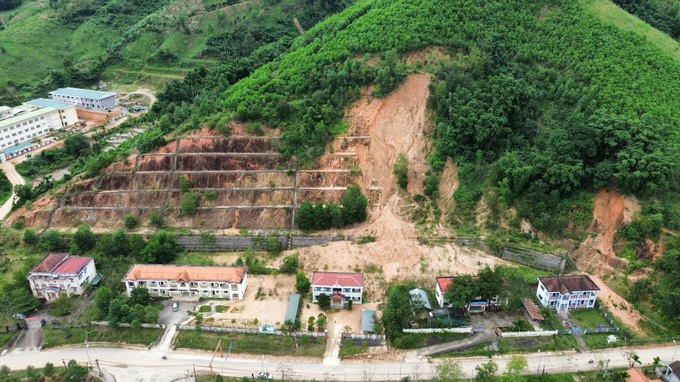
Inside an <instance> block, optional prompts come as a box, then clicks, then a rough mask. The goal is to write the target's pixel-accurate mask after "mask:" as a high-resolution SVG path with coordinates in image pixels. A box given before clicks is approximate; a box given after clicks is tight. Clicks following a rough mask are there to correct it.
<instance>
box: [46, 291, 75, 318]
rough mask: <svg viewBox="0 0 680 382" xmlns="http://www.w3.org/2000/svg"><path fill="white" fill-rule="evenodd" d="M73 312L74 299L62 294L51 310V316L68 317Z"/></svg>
mask: <svg viewBox="0 0 680 382" xmlns="http://www.w3.org/2000/svg"><path fill="white" fill-rule="evenodd" d="M72 311H73V299H71V297H69V296H68V295H66V293H60V294H59V296H58V297H57V298H56V299H55V300H54V302H53V303H52V306H51V307H50V310H49V312H50V314H51V315H54V316H68V315H69V314H71V313H72Z"/></svg>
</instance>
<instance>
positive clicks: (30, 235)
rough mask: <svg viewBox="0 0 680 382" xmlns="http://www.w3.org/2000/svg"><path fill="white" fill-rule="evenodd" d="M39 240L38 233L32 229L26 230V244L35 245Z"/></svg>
mask: <svg viewBox="0 0 680 382" xmlns="http://www.w3.org/2000/svg"><path fill="white" fill-rule="evenodd" d="M37 242H38V235H36V234H35V231H33V230H32V229H27V230H26V231H24V244H28V245H33V244H35V243H37Z"/></svg>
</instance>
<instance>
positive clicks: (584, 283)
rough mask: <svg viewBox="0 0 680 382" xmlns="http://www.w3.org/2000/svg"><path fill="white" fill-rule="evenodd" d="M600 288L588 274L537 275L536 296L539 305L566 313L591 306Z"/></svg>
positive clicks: (593, 304)
mask: <svg viewBox="0 0 680 382" xmlns="http://www.w3.org/2000/svg"><path fill="white" fill-rule="evenodd" d="M599 291H600V288H598V287H597V284H595V282H594V281H593V280H592V279H591V278H590V276H588V275H577V276H555V277H539V278H538V288H537V289H536V298H538V301H540V302H541V305H543V306H547V307H549V308H551V309H555V310H556V311H557V312H558V313H566V312H567V311H568V310H569V309H583V308H593V307H594V306H595V300H596V299H597V294H598V292H599Z"/></svg>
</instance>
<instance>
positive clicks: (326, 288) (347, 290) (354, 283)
mask: <svg viewBox="0 0 680 382" xmlns="http://www.w3.org/2000/svg"><path fill="white" fill-rule="evenodd" d="M363 293H364V275H363V274H362V273H342V272H314V274H313V275H312V302H314V303H316V302H317V298H318V297H319V295H321V294H325V295H327V296H328V297H330V299H331V308H334V309H342V308H344V307H345V306H347V302H348V301H352V304H353V305H354V304H361V303H362V301H363Z"/></svg>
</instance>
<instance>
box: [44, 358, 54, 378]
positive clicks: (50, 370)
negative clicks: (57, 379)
mask: <svg viewBox="0 0 680 382" xmlns="http://www.w3.org/2000/svg"><path fill="white" fill-rule="evenodd" d="M43 374H45V376H46V377H51V376H53V375H54V364H53V363H52V362H48V363H46V364H45V367H43Z"/></svg>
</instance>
